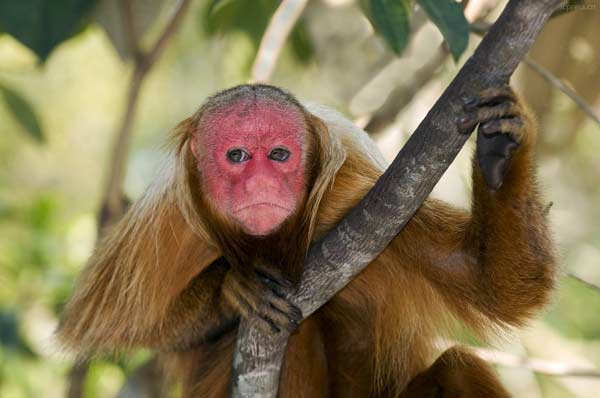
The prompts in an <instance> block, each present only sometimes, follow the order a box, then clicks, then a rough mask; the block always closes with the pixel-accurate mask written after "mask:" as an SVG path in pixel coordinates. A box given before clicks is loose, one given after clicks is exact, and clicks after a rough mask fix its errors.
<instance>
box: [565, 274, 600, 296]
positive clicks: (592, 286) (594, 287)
mask: <svg viewBox="0 0 600 398" xmlns="http://www.w3.org/2000/svg"><path fill="white" fill-rule="evenodd" d="M567 276H568V277H569V278H571V279H574V280H576V281H577V282H579V283H581V284H582V285H584V286H587V287H589V288H590V289H592V290H593V291H595V292H596V293H600V286H598V285H596V284H595V283H592V282H590V281H586V280H585V279H583V278H580V277H579V276H577V275H575V274H574V273H572V272H567Z"/></svg>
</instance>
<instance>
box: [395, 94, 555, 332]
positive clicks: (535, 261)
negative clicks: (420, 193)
mask: <svg viewBox="0 0 600 398" xmlns="http://www.w3.org/2000/svg"><path fill="white" fill-rule="evenodd" d="M486 96H487V98H485V97H486ZM500 97H502V98H500ZM480 100H481V101H491V102H492V104H491V105H489V104H488V105H487V106H484V107H481V108H479V109H477V107H476V106H475V107H473V108H474V109H475V110H474V111H473V113H472V115H475V114H477V115H475V116H472V119H471V120H466V123H467V124H468V123H473V122H477V121H482V120H481V119H483V120H487V121H488V122H486V123H483V124H482V125H481V126H480V127H479V133H478V134H479V136H478V153H477V157H476V159H475V160H474V162H473V204H472V211H471V214H468V213H467V212H464V211H461V210H458V209H455V208H453V207H451V206H449V205H447V204H444V203H442V202H440V201H435V200H429V201H428V202H426V204H425V205H424V206H423V207H422V208H421V209H420V210H419V211H418V212H417V214H416V215H415V217H413V219H412V220H411V221H410V222H409V223H408V224H407V225H406V227H405V228H404V230H403V231H402V232H401V233H400V234H399V236H398V237H397V238H396V239H395V240H394V241H393V243H392V246H393V249H396V250H399V251H400V254H399V255H400V256H402V257H401V258H403V259H404V261H405V264H407V268H409V267H410V268H411V269H414V270H415V271H416V272H419V273H421V274H422V275H424V276H425V278H426V279H427V280H429V281H430V282H431V283H432V284H433V285H434V286H436V287H437V290H438V291H439V292H440V293H441V294H442V296H444V297H445V299H446V301H447V303H448V304H449V305H450V306H451V307H453V308H454V309H456V310H457V311H458V312H459V314H460V315H462V316H463V317H464V318H467V319H468V318H472V316H471V315H473V309H476V310H478V311H479V312H482V313H483V314H485V315H486V316H487V317H489V318H491V319H494V320H497V321H501V322H507V323H510V324H516V325H518V324H520V323H522V322H523V321H524V320H526V319H527V318H528V317H529V316H530V315H531V314H532V313H533V312H534V311H535V310H536V309H538V308H539V307H540V306H542V305H543V304H545V303H546V302H547V300H548V298H549V294H550V292H551V290H552V287H553V283H554V271H555V259H554V249H553V245H552V243H551V239H550V233H549V231H548V227H547V223H546V217H545V214H544V206H543V205H542V203H540V198H539V194H538V191H537V188H536V184H535V181H534V173H533V167H534V164H533V146H534V143H535V134H536V127H535V125H534V122H533V120H532V118H531V117H530V116H529V114H528V112H527V111H526V110H525V109H524V108H523V107H522V106H521V105H520V103H519V102H518V101H517V100H516V99H515V98H514V97H513V96H512V92H510V93H507V92H506V91H504V92H502V91H500V92H499V93H497V94H496V97H494V95H493V93H491V92H488V93H483V94H482V97H481V98H480ZM467 119H468V118H467ZM462 122H465V120H464V119H463V120H462ZM512 139H514V140H515V141H518V142H519V146H518V148H515V146H512V144H513V143H514V142H513V143H511V140H512ZM498 140H504V141H498ZM511 146H512V148H511ZM507 148H508V149H507ZM512 151H514V152H512ZM511 157H512V159H511ZM488 185H490V186H492V188H490V187H489V186H488ZM493 188H496V189H493ZM411 263H412V264H413V265H412V266H411ZM472 319H474V318H472Z"/></svg>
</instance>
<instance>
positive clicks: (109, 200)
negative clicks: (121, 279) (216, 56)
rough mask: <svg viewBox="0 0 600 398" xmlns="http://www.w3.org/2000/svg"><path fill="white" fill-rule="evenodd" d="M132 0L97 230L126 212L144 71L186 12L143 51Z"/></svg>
mask: <svg viewBox="0 0 600 398" xmlns="http://www.w3.org/2000/svg"><path fill="white" fill-rule="evenodd" d="M131 2H132V0H124V1H123V2H122V4H121V5H122V8H121V12H122V13H123V14H122V17H123V23H124V25H125V32H126V34H127V42H128V45H129V46H130V47H131V52H132V53H133V55H134V62H135V66H134V71H133V76H132V77H131V81H130V82H129V91H128V93H127V102H126V104H125V112H124V114H123V119H122V120H121V124H120V125H119V129H118V130H117V136H116V139H115V142H114V144H113V149H112V159H111V162H110V171H109V173H108V179H107V183H106V188H105V192H104V197H103V200H102V205H101V206H100V211H99V214H98V230H99V231H102V230H104V229H105V227H106V226H108V225H110V224H112V223H113V222H115V221H117V220H118V219H119V218H120V217H121V216H122V215H123V213H124V212H125V209H126V200H125V197H124V194H123V181H124V179H125V168H126V166H127V157H128V155H129V146H130V142H131V125H132V124H133V119H134V116H135V109H136V106H137V102H138V99H139V94H140V90H141V88H142V84H143V82H144V79H145V77H146V75H147V73H148V72H149V71H150V69H151V68H152V66H153V65H154V64H155V63H156V61H157V60H158V58H159V57H160V54H161V53H162V50H163V49H164V48H165V47H166V45H167V43H168V41H169V39H170V38H171V37H172V36H173V33H175V30H176V29H177V26H178V25H179V22H180V20H181V18H182V16H183V15H184V14H185V11H186V9H187V7H188V5H189V0H180V1H179V4H178V5H177V7H176V8H175V11H174V13H173V14H172V16H171V17H170V18H169V21H168V22H167V25H166V27H165V28H164V30H163V31H162V32H161V35H160V36H159V37H158V39H157V40H156V42H155V44H154V45H153V46H152V48H151V49H150V50H149V51H148V52H147V53H143V52H142V50H141V49H140V43H139V38H138V36H137V31H136V29H135V26H134V21H135V16H134V15H133V7H132V3H131ZM88 369H89V361H88V360H87V359H86V360H82V361H80V362H78V363H76V364H74V365H73V367H72V368H71V371H70V373H69V391H68V393H67V396H68V397H69V398H80V397H81V396H82V394H83V381H84V379H85V376H86V374H87V371H88Z"/></svg>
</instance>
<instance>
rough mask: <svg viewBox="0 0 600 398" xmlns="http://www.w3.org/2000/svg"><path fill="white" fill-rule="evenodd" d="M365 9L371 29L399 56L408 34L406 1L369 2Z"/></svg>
mask: <svg viewBox="0 0 600 398" xmlns="http://www.w3.org/2000/svg"><path fill="white" fill-rule="evenodd" d="M365 8H366V11H367V16H368V18H369V20H370V21H371V23H372V24H373V27H374V28H375V29H376V30H377V31H378V32H379V33H380V34H381V36H383V39H384V40H385V41H386V43H387V44H388V45H389V46H390V48H391V49H392V51H394V53H396V54H398V55H400V54H401V53H402V51H403V50H404V48H405V47H406V45H407V44H408V36H409V34H410V22H409V17H410V3H409V2H408V0H370V1H369V3H368V7H365Z"/></svg>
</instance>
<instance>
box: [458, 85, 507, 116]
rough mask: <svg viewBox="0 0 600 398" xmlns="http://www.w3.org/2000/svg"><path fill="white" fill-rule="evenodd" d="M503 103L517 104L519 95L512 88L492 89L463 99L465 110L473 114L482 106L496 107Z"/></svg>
mask: <svg viewBox="0 0 600 398" xmlns="http://www.w3.org/2000/svg"><path fill="white" fill-rule="evenodd" d="M503 102H517V95H516V94H515V92H514V91H513V89H512V88H511V87H510V86H508V85H507V86H500V87H491V88H488V89H485V90H483V91H481V92H479V94H477V95H475V96H474V97H465V98H463V103H464V109H465V111H466V112H471V111H474V110H476V109H477V108H479V107H482V106H494V105H498V104H500V103H503Z"/></svg>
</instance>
